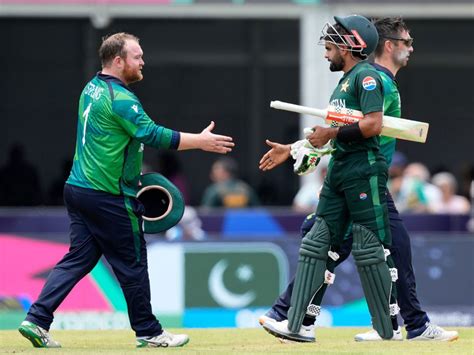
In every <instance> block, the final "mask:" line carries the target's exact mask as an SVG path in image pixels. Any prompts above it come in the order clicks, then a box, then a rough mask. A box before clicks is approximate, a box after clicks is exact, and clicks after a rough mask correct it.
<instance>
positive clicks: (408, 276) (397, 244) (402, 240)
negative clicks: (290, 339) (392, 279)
mask: <svg viewBox="0 0 474 355" xmlns="http://www.w3.org/2000/svg"><path fill="white" fill-rule="evenodd" d="M387 207H388V212H389V219H390V231H391V233H392V246H391V248H390V253H391V255H392V257H393V261H394V263H395V266H396V268H397V269H398V280H397V302H398V305H399V307H400V315H401V316H402V318H403V320H404V322H405V325H406V330H407V331H410V330H413V329H417V328H420V327H422V326H423V325H424V324H425V323H426V322H429V318H428V315H427V314H426V312H425V311H423V310H422V309H421V306H420V302H419V301H418V296H417V294H416V282H415V274H414V272H413V266H412V262H411V244H410V236H409V235H408V232H407V230H406V228H405V226H404V224H403V221H402V219H401V218H400V215H399V213H398V210H397V208H396V206H395V203H394V202H393V198H392V196H391V195H390V193H388V192H387ZM315 218H316V214H313V215H312V217H311V218H306V219H305V221H304V222H303V224H302V226H301V234H302V237H303V236H304V235H305V234H306V233H307V232H309V230H310V229H311V227H312V226H313V224H314V220H315ZM351 250H352V234H351V235H350V236H349V237H348V238H346V239H345V240H344V242H343V244H342V246H341V248H340V250H338V254H339V256H340V258H339V259H338V261H337V263H336V266H337V265H339V264H340V263H342V262H343V261H344V260H346V259H347V258H348V256H349V254H350V253H351ZM293 283H294V278H293V279H292V280H291V282H290V284H289V285H288V286H287V288H286V290H285V291H283V293H282V294H281V295H280V297H279V298H278V299H277V300H276V301H275V303H274V304H273V306H272V311H273V312H274V313H276V314H277V316H278V317H280V318H281V319H287V318H288V309H289V308H290V303H291V294H292V291H293Z"/></svg>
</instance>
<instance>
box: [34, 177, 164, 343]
mask: <svg viewBox="0 0 474 355" xmlns="http://www.w3.org/2000/svg"><path fill="white" fill-rule="evenodd" d="M64 201H65V203H66V207H67V211H68V214H69V218H70V220H71V224H70V247H69V252H68V253H67V254H66V255H65V256H64V257H63V258H62V260H61V261H60V262H59V263H58V264H57V265H56V266H55V267H54V269H53V270H52V271H51V272H50V274H49V276H48V278H47V280H46V283H45V285H44V287H43V289H42V291H41V294H40V295H39V297H38V300H37V301H36V302H35V303H34V304H33V305H32V306H31V308H30V310H29V311H28V314H27V317H26V320H28V321H30V322H32V323H35V324H37V325H39V326H40V327H42V328H44V329H47V330H49V328H50V325H51V323H52V322H53V313H54V311H55V310H56V309H57V308H58V307H59V305H60V304H61V302H62V301H63V300H64V299H65V298H66V296H67V295H68V294H69V292H70V291H71V290H72V288H73V287H74V286H75V285H76V284H77V283H78V282H79V281H80V280H81V279H82V278H83V277H84V276H85V275H87V274H88V273H89V272H90V271H91V270H92V269H93V268H94V266H95V265H96V264H97V262H98V261H99V259H100V257H101V256H102V255H104V256H105V258H106V259H107V261H108V262H109V263H110V265H111V266H112V269H113V272H114V273H115V276H116V277H117V279H118V281H119V283H120V286H121V288H122V291H123V293H124V296H125V300H126V302H127V306H128V315H129V318H130V324H131V326H132V329H133V330H134V331H135V333H136V335H137V336H154V335H159V334H161V332H162V328H161V324H160V323H159V322H158V320H157V319H156V318H155V316H154V315H153V313H152V310H151V303H150V281H149V277H148V263H147V252H146V243H145V239H144V237H143V231H142V229H141V216H142V214H143V212H144V209H143V205H142V204H141V203H140V202H139V201H138V200H136V199H134V198H129V197H124V196H115V195H111V194H109V193H106V192H102V191H96V190H92V189H84V188H81V187H77V186H72V185H69V184H66V185H65V187H64Z"/></svg>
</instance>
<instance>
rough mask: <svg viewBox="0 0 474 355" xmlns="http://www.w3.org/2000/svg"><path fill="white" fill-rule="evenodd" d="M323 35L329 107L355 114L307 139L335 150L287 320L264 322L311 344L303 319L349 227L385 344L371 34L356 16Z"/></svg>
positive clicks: (379, 87)
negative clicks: (335, 78) (334, 77)
mask: <svg viewBox="0 0 474 355" xmlns="http://www.w3.org/2000/svg"><path fill="white" fill-rule="evenodd" d="M334 19H335V20H336V23H335V24H334V25H331V24H329V23H327V24H326V25H325V26H324V28H323V35H322V37H321V40H322V41H323V43H324V45H325V48H326V53H325V58H326V59H328V61H329V62H330V67H329V69H330V70H331V71H343V72H344V75H343V76H342V78H341V80H340V81H339V84H338V85H337V87H336V88H335V90H334V91H333V94H332V95H331V98H330V104H331V105H332V106H334V107H336V109H337V108H347V109H354V110H358V111H361V112H362V113H363V114H364V117H363V119H361V120H360V121H359V122H357V123H354V124H350V125H346V126H341V127H319V126H316V127H314V132H313V133H311V134H310V135H309V136H308V137H307V139H308V141H309V142H310V143H311V145H312V146H313V147H316V148H321V147H324V146H325V145H326V144H327V143H328V142H329V141H330V140H332V142H333V146H334V148H335V150H334V152H333V153H332V156H333V158H332V159H331V161H330V163H329V166H328V172H327V176H326V179H325V181H324V185H323V187H322V191H321V194H320V201H319V205H318V208H317V211H316V217H315V222H314V225H313V227H312V228H311V230H310V231H309V232H308V233H307V234H306V235H305V236H304V238H303V240H302V242H301V247H300V252H299V260H298V267H297V271H296V277H295V282H294V286H293V292H292V296H291V306H290V308H289V310H288V319H287V320H283V321H280V322H278V321H273V322H272V321H269V322H264V324H263V327H264V328H265V329H266V330H267V331H268V332H269V333H271V334H273V335H275V336H277V337H280V338H283V339H288V340H294V341H305V342H311V341H314V339H315V338H314V328H313V327H311V326H310V327H306V326H304V325H303V324H302V323H303V319H304V317H305V315H306V314H309V315H312V316H313V317H315V316H317V315H318V313H319V307H318V306H319V303H320V302H319V303H316V305H315V304H314V300H315V299H316V300H319V299H322V297H321V292H322V291H323V290H324V288H323V286H324V284H325V282H328V283H330V282H332V281H333V279H334V277H333V274H332V272H333V271H334V267H335V261H336V260H337V256H336V254H334V250H337V249H339V247H340V246H341V244H342V241H343V237H344V232H345V231H346V230H347V228H348V225H349V223H350V222H351V221H353V226H352V230H353V233H354V241H353V247H352V253H353V256H354V259H355V261H356V264H357V269H358V272H359V275H360V278H361V282H362V287H363V289H364V293H365V297H366V299H367V303H368V306H369V311H370V314H371V317H372V322H373V325H374V328H375V330H376V331H377V332H378V334H379V335H380V337H382V338H384V339H390V338H392V336H393V326H392V321H391V318H390V315H391V313H393V312H394V311H395V309H392V310H391V308H392V307H391V304H392V299H393V296H392V288H393V284H392V277H391V274H390V270H389V265H388V263H387V256H388V255H387V254H388V253H386V251H385V250H387V249H388V247H389V246H390V244H391V236H390V228H389V223H388V212H387V205H386V196H385V190H386V182H387V175H388V172H387V170H388V168H387V163H386V161H385V158H384V157H383V155H382V154H381V153H380V149H379V145H380V144H379V134H380V133H381V131H382V118H383V84H382V79H381V78H380V75H379V74H378V72H377V71H376V70H375V68H373V67H372V66H371V65H370V64H369V63H367V62H366V61H365V59H367V57H368V56H369V55H370V54H371V53H372V52H373V51H374V50H375V48H376V46H377V43H378V34H377V30H376V28H375V26H374V25H373V23H372V22H370V21H369V20H368V19H366V18H365V17H363V16H359V15H351V16H347V17H338V16H336V17H334Z"/></svg>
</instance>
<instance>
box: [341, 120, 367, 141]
mask: <svg viewBox="0 0 474 355" xmlns="http://www.w3.org/2000/svg"><path fill="white" fill-rule="evenodd" d="M336 138H337V139H339V140H340V141H341V142H343V143H349V142H355V141H361V140H362V139H364V136H363V135H362V131H361V130H360V127H359V122H356V123H352V124H350V125H347V126H342V127H339V131H338V132H337V135H336Z"/></svg>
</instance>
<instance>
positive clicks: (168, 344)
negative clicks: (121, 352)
mask: <svg viewBox="0 0 474 355" xmlns="http://www.w3.org/2000/svg"><path fill="white" fill-rule="evenodd" d="M188 341H189V337H188V336H187V335H186V334H172V333H169V332H167V331H166V330H163V333H161V334H160V335H157V336H154V337H149V338H137V348H147V347H148V348H175V347H179V346H183V345H186V344H187V343H188Z"/></svg>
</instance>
